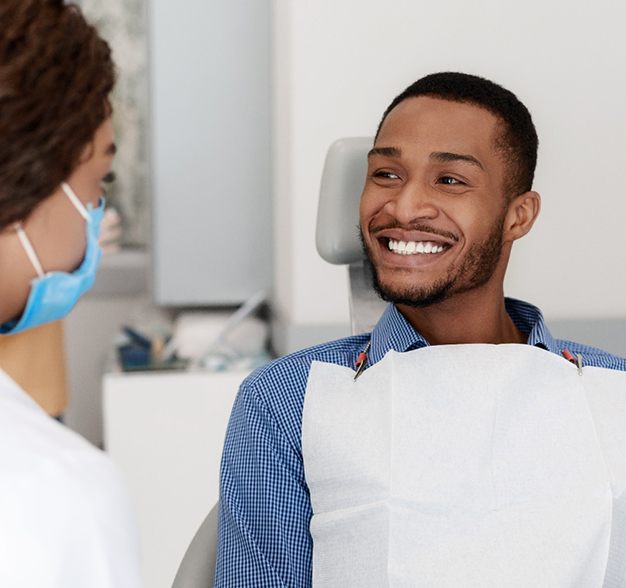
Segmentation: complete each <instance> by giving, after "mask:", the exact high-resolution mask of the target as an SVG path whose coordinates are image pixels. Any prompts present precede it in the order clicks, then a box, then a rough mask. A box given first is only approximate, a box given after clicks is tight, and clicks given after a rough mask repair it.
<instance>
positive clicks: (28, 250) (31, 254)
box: [13, 223, 45, 278]
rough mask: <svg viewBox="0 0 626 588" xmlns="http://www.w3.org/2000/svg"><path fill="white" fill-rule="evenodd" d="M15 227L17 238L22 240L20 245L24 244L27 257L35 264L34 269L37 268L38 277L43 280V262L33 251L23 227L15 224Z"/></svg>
mask: <svg viewBox="0 0 626 588" xmlns="http://www.w3.org/2000/svg"><path fill="white" fill-rule="evenodd" d="M13 226H14V227H15V232H16V233H17V238H18V239H19V240H20V243H21V244H22V247H23V248H24V251H26V255H27V256H28V259H30V262H31V263H32V264H33V267H34V268H35V271H36V272H37V275H38V276H39V277H40V278H42V277H43V276H44V275H45V274H44V271H43V267H42V266H41V262H40V261H39V258H38V257H37V254H36V253H35V250H34V249H33V246H32V244H31V242H30V239H29V238H28V237H27V236H26V233H25V232H24V229H23V228H22V225H21V224H20V223H15V225H13Z"/></svg>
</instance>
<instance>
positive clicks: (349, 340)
mask: <svg viewBox="0 0 626 588" xmlns="http://www.w3.org/2000/svg"><path fill="white" fill-rule="evenodd" d="M368 340H369V334H363V335H354V336H351V337H344V338H343V339H336V340H335V341H329V342H327V343H321V344H319V345H315V346H313V347H308V348H306V349H302V350H300V351H295V352H293V353H290V354H288V355H285V356H283V357H279V358H278V359H275V360H273V361H271V362H269V363H267V364H265V365H264V366H262V367H260V368H258V369H257V370H255V371H254V372H253V373H252V374H250V376H248V377H247V378H246V379H245V380H244V382H243V384H242V388H244V389H252V390H255V391H257V392H260V393H264V392H266V391H272V390H273V391H276V390H280V391H281V392H285V391H289V390H294V391H295V390H298V391H299V390H302V391H303V390H304V388H306V381H307V379H308V375H309V369H310V367H311V364H312V363H313V362H314V361H320V362H324V363H333V364H336V365H342V366H346V367H353V366H354V363H355V362H356V359H357V357H358V355H359V353H360V352H361V351H363V348H364V347H365V345H366V344H367V341H368Z"/></svg>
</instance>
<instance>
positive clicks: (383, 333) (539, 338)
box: [369, 298, 560, 365]
mask: <svg viewBox="0 0 626 588" xmlns="http://www.w3.org/2000/svg"><path fill="white" fill-rule="evenodd" d="M504 303H505V307H506V311H507V313H508V314H509V316H510V317H511V320H512V321H513V323H514V324H515V326H516V327H517V328H518V329H519V330H520V331H521V332H522V333H523V334H525V335H528V341H527V343H528V345H534V346H538V347H543V348H545V349H547V350H548V351H551V352H552V353H559V352H560V350H559V348H558V345H557V343H556V340H555V339H554V337H553V336H552V334H551V333H550V330H549V329H548V326H547V325H546V323H545V320H544V318H543V315H542V313H541V311H540V310H539V309H538V308H537V307H536V306H533V305H532V304H528V302H523V301H521V300H515V299H514V298H505V299H504ZM427 345H428V341H426V339H424V337H423V336H422V335H421V334H420V333H418V332H417V331H416V330H415V329H414V328H413V327H412V326H411V324H410V323H409V322H408V321H407V320H406V319H405V318H404V317H403V316H402V313H400V311H399V310H398V309H397V308H396V307H395V306H394V305H393V304H389V305H388V306H387V308H386V309H385V312H384V313H383V315H382V316H381V317H380V320H379V321H378V323H377V324H376V326H375V327H374V330H373V331H372V335H371V347H370V351H369V359H370V364H371V365H373V364H375V363H377V362H378V361H380V360H381V359H382V358H383V357H384V356H385V355H386V354H387V352H388V351H390V350H391V349H393V350H394V351H398V352H404V351H411V350H412V349H419V348H421V347H426V346H427Z"/></svg>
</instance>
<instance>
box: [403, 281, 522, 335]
mask: <svg viewBox="0 0 626 588" xmlns="http://www.w3.org/2000/svg"><path fill="white" fill-rule="evenodd" d="M397 308H398V310H399V311H400V312H401V313H402V315H403V316H404V318H406V319H407V320H408V321H409V323H411V325H412V326H413V328H414V329H415V330H416V331H417V332H418V333H420V334H421V335H422V336H423V337H424V338H425V339H426V340H427V341H428V342H429V343H430V344H431V345H453V344H461V343H493V344H499V343H526V340H527V336H526V335H524V334H523V333H521V331H520V330H519V329H518V328H517V327H516V326H515V324H514V323H513V321H512V320H511V317H510V316H509V315H508V313H507V312H506V308H505V305H504V294H503V293H502V291H501V290H500V291H499V292H489V290H488V289H478V290H473V291H471V292H465V293H463V294H460V295H456V296H453V297H451V298H450V299H448V300H444V301H443V302H440V303H438V304H433V305H431V306H427V307H424V308H413V307H410V306H406V305H402V304H399V305H397Z"/></svg>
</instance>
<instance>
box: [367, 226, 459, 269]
mask: <svg viewBox="0 0 626 588" xmlns="http://www.w3.org/2000/svg"><path fill="white" fill-rule="evenodd" d="M373 237H374V240H375V242H376V243H377V244H378V245H379V251H380V256H381V261H382V263H383V264H384V265H400V266H411V267H415V266H423V265H430V264H431V263H433V262H435V261H438V260H439V259H441V258H442V257H443V256H444V255H445V254H446V253H447V252H448V251H449V250H450V249H451V248H452V247H453V246H454V245H455V244H456V242H457V241H458V238H457V237H456V235H452V233H450V236H449V237H448V236H442V235H440V234H438V233H431V232H426V231H416V230H406V229H399V228H394V229H382V230H380V231H374V235H373Z"/></svg>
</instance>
